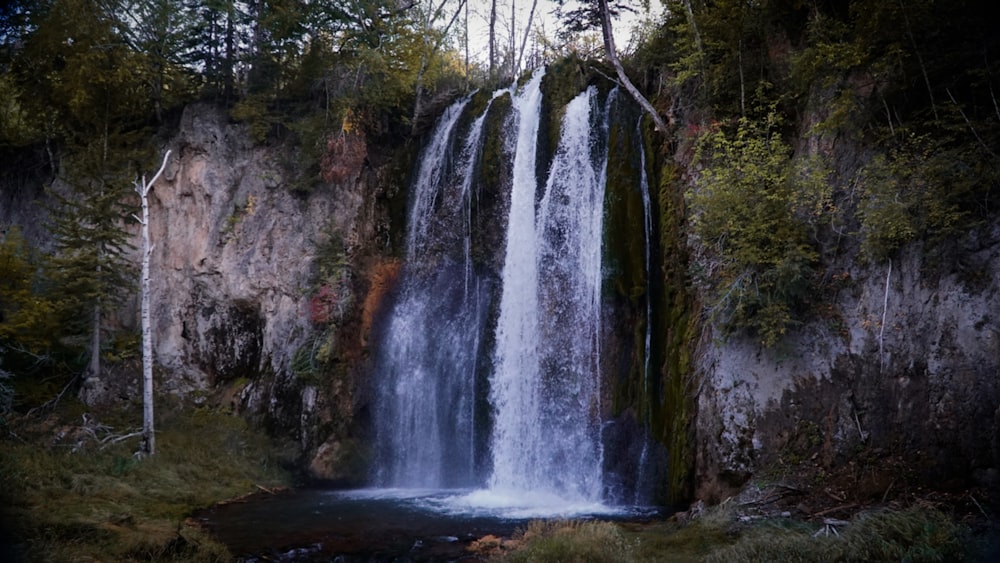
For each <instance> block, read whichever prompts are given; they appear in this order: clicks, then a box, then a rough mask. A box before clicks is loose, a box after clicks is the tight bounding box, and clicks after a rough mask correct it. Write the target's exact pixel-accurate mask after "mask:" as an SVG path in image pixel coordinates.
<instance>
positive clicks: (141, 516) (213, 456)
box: [0, 405, 290, 562]
mask: <svg viewBox="0 0 1000 563" xmlns="http://www.w3.org/2000/svg"><path fill="white" fill-rule="evenodd" d="M80 409H81V407H80V406H79V405H76V406H67V407H65V408H62V409H61V411H60V413H59V414H58V415H49V416H48V417H46V418H44V419H32V420H28V419H21V420H19V421H18V424H16V425H14V428H15V430H14V432H12V433H11V434H9V435H7V436H4V437H3V438H0V501H2V503H3V504H4V505H5V506H6V510H7V512H8V514H7V515H6V516H7V519H8V520H9V522H10V523H11V524H10V526H11V533H12V535H13V537H14V538H16V540H15V541H16V542H17V544H16V545H15V546H14V550H15V551H14V553H15V556H16V557H19V558H23V559H24V560H25V561H65V562H74V561H228V560H230V559H231V557H230V555H229V553H228V552H227V550H226V548H225V547H224V546H222V545H221V544H218V543H216V542H214V541H212V540H211V539H210V538H208V537H207V536H206V535H205V533H204V532H203V531H201V530H200V529H198V528H196V527H193V526H189V525H186V524H185V523H184V520H185V518H186V517H187V516H188V515H190V514H191V513H192V512H193V511H194V510H196V509H199V508H204V507H208V506H211V505H212V504H215V503H217V502H219V501H222V500H224V499H229V498H233V497H236V496H239V495H243V494H247V493H250V492H253V491H256V490H258V486H260V487H266V488H271V487H276V486H282V485H286V484H288V483H289V480H290V477H289V475H288V474H287V472H286V471H285V470H284V469H283V467H284V465H283V464H284V463H285V458H284V454H283V453H282V451H281V450H280V449H279V448H277V447H276V446H275V445H274V444H272V443H271V442H270V441H269V440H268V439H266V438H265V437H263V436H260V435H258V434H256V433H254V432H252V431H251V430H250V429H249V428H248V426H247V424H246V422H245V421H243V419H241V418H239V417H237V416H232V415H229V414H226V413H223V412H220V411H217V410H212V409H207V408H197V409H194V410H184V409H180V408H177V409H172V412H170V410H171V409H161V410H160V412H165V413H169V414H165V415H164V416H162V417H161V419H160V420H158V430H157V446H158V448H157V450H158V451H157V454H156V455H155V456H153V457H151V458H146V459H138V458H136V457H135V456H134V455H133V452H134V451H135V450H136V449H137V445H138V440H139V438H138V437H135V438H134V439H129V440H125V441H122V442H119V443H114V444H112V443H110V442H108V443H106V444H104V445H102V444H101V443H100V442H99V441H98V440H96V439H94V435H93V434H92V433H89V432H87V431H86V430H84V429H86V428H90V429H91V430H93V428H95V427H96V428H100V427H101V426H111V427H113V428H116V429H117V428H119V426H117V425H115V424H114V422H111V420H112V419H116V418H117V419H118V421H119V422H121V423H122V424H123V426H120V427H122V428H124V427H126V426H124V425H125V424H128V423H126V422H125V421H126V420H133V421H134V420H141V416H139V417H135V416H134V415H133V416H127V414H132V413H107V415H106V417H107V418H106V419H102V420H101V422H100V424H98V423H94V422H93V420H94V418H93V416H91V415H88V417H89V418H83V417H82V416H81V415H80V414H79V411H80ZM74 411H75V412H74ZM71 415H74V416H72V417H71ZM88 421H89V422H88ZM123 433H125V432H123Z"/></svg>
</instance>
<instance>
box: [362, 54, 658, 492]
mask: <svg viewBox="0 0 1000 563" xmlns="http://www.w3.org/2000/svg"><path fill="white" fill-rule="evenodd" d="M543 78H544V70H541V69H540V70H538V71H536V72H535V73H534V74H533V75H532V77H531V78H530V80H528V81H527V82H525V83H524V84H523V85H521V86H520V87H511V88H509V89H505V90H500V91H498V92H497V93H495V94H494V95H493V97H492V99H491V100H490V102H489V103H488V104H487V109H486V111H483V112H482V113H481V114H480V115H478V116H468V117H466V118H464V119H463V115H464V113H465V112H466V110H467V108H469V107H471V105H470V104H469V100H468V99H465V100H461V101H459V102H457V103H455V104H454V105H453V106H451V107H450V108H449V109H448V110H447V111H446V112H445V113H444V115H443V116H442V117H441V118H440V120H439V121H438V124H437V127H436V129H435V130H434V132H433V134H432V136H431V138H430V141H429V143H428V144H427V145H426V147H425V149H424V151H423V155H422V158H421V162H420V167H419V169H418V173H417V174H416V176H415V181H414V184H413V188H412V190H413V191H412V195H411V203H410V205H411V212H410V224H409V225H408V229H409V230H408V233H407V248H406V258H407V262H406V264H405V265H404V270H403V276H402V281H401V288H400V291H399V295H398V297H397V298H396V301H395V304H394V306H393V308H392V311H391V313H390V315H389V318H388V320H387V323H386V325H385V329H384V331H383V333H382V337H381V345H380V346H379V356H378V360H377V362H376V367H377V370H376V375H375V377H376V378H377V382H376V386H375V395H376V403H375V407H376V409H375V413H374V419H375V430H376V444H375V447H376V451H377V463H376V464H377V475H376V481H375V484H376V485H378V486H380V487H390V488H423V489H467V490H472V489H474V490H476V492H474V493H472V494H471V495H469V496H468V498H467V499H466V502H468V503H472V504H482V505H489V504H491V503H499V504H502V505H509V504H512V503H513V504H539V503H549V504H553V505H565V504H590V505H593V504H596V503H601V502H602V501H604V500H606V499H604V498H603V496H604V495H605V491H604V484H603V472H604V445H603V443H602V436H601V431H602V415H603V410H604V409H603V408H602V405H601V375H600V370H601V330H602V322H601V317H602V303H601V291H602V277H603V272H602V240H603V218H604V198H605V194H604V190H605V182H606V168H607V158H608V154H607V152H608V149H607V137H608V130H609V125H608V120H609V115H610V107H611V105H612V103H613V100H614V98H615V92H612V93H611V94H609V95H608V96H606V97H605V98H606V99H605V100H603V101H602V100H601V96H600V95H599V93H598V90H597V88H596V87H593V86H591V87H589V88H587V89H586V90H584V91H583V92H581V93H580V94H579V95H577V96H576V97H575V98H573V99H572V100H571V101H570V102H569V103H568V104H567V105H566V106H565V108H564V109H563V110H562V113H561V115H562V120H561V126H560V129H559V137H558V139H559V141H558V145H557V147H555V150H554V153H553V154H552V155H550V159H549V160H550V163H549V164H548V170H547V171H545V172H547V174H540V171H539V169H538V163H539V162H540V154H539V152H538V151H539V142H540V136H542V137H543V136H544V135H542V134H541V129H540V127H541V120H542V101H543V94H542V87H541V85H542V81H543ZM503 96H509V98H510V100H509V101H510V104H509V108H508V111H509V116H508V117H507V118H505V119H506V121H504V122H503V123H504V124H505V125H504V126H503V127H501V128H499V129H500V131H499V134H502V135H503V139H502V144H503V146H504V147H506V148H505V149H504V151H503V154H508V155H509V156H510V160H509V161H508V162H506V166H509V171H508V172H507V173H505V174H502V175H501V176H503V177H504V178H507V180H506V181H505V182H503V183H505V184H509V185H506V189H509V193H508V194H507V195H506V196H505V197H506V198H508V199H509V205H508V206H507V207H506V208H505V211H506V214H507V215H506V218H505V219H506V221H500V223H502V225H503V227H504V230H503V233H502V234H503V237H502V239H501V240H502V244H503V245H504V246H503V252H502V254H500V253H499V251H500V248H499V247H497V249H496V250H497V252H498V254H497V256H502V264H498V265H497V267H496V269H498V270H499V271H493V272H492V275H491V272H489V271H488V270H489V268H484V267H483V266H482V264H481V263H478V262H476V256H474V255H475V251H474V250H473V248H474V246H475V245H476V241H474V240H473V239H474V238H475V237H476V236H477V234H476V233H475V232H473V231H474V230H475V228H474V225H473V219H472V214H473V208H474V207H475V206H476V205H477V203H478V200H477V193H478V190H479V184H480V182H481V178H479V177H478V176H477V174H479V173H480V172H479V171H480V168H481V166H482V163H481V159H482V158H483V145H484V135H483V128H484V121H485V120H486V117H487V115H489V113H490V108H491V107H492V105H493V102H494V101H496V100H497V99H498V98H500V97H503ZM472 117H474V119H471V118H472ZM463 123H464V124H465V125H463ZM540 177H541V178H546V180H545V183H544V185H540V182H539V178H540ZM643 189H644V198H645V199H644V202H643V203H644V205H645V206H646V221H647V225H646V234H647V239H648V237H649V229H650V225H649V224H648V221H649V211H648V206H649V202H648V194H647V193H645V191H648V188H646V187H644V188H643ZM648 264H649V258H648V249H647V267H648ZM648 338H649V335H648V334H647V342H646V349H647V350H648V348H649V342H648ZM484 343H487V344H488V345H484ZM647 363H648V360H647ZM483 366H485V369H486V370H487V371H488V372H489V373H488V374H487V375H486V376H485V377H482V376H477V370H480V371H482V369H483ZM648 369H649V368H648V365H647V366H646V370H647V371H648ZM477 382H478V383H477ZM477 408H478V409H479V411H478V412H477ZM486 411H488V412H486Z"/></svg>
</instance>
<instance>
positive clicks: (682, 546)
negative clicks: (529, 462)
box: [494, 505, 976, 563]
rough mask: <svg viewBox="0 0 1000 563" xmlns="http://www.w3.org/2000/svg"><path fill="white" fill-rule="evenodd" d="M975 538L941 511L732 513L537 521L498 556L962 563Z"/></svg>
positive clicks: (536, 560)
mask: <svg viewBox="0 0 1000 563" xmlns="http://www.w3.org/2000/svg"><path fill="white" fill-rule="evenodd" d="M973 543H974V542H972V541H970V531H969V530H968V529H967V528H966V527H964V526H962V525H960V524H958V523H956V522H955V521H953V520H952V519H951V518H949V517H948V516H947V515H945V514H944V513H942V512H941V511H939V510H936V509H933V508H925V507H911V508H906V509H901V510H884V511H876V512H870V513H862V514H859V515H857V516H855V517H854V518H853V519H852V520H851V521H850V522H849V523H847V524H846V525H843V527H840V528H838V531H837V532H836V533H834V532H833V531H832V530H824V528H822V527H821V526H820V525H817V524H813V523H809V522H804V521H801V520H796V519H791V518H772V519H765V520H761V521H758V522H757V523H755V524H747V523H744V522H740V521H739V520H738V518H737V516H736V512H735V510H734V509H733V508H732V507H731V506H726V505H722V506H718V507H714V508H711V509H709V510H707V511H705V513H703V514H702V515H701V516H699V517H697V518H695V519H693V520H691V521H689V522H684V523H680V522H677V521H676V520H670V521H666V522H658V523H652V524H637V523H621V524H616V523H611V522H598V521H586V522H565V521H554V522H532V523H531V524H530V525H529V527H528V528H527V529H526V530H524V531H522V532H520V533H519V534H518V535H517V536H516V537H515V538H514V540H513V541H512V542H510V544H509V545H508V547H507V551H505V552H501V553H499V554H497V555H496V556H495V557H494V560H496V561H503V562H532V563H543V562H589V561H594V562H604V561H609V562H611V561H613V562H654V561H656V562H687V561H691V562H694V561H699V562H706V563H741V562H761V561H782V562H792V561H802V562H812V561H816V562H834V561H845V562H846V561H907V562H912V563H916V562H921V561H928V562H929V561H963V560H966V559H967V558H969V557H975V555H976V554H975V553H973V548H972V547H970V546H972V545H973Z"/></svg>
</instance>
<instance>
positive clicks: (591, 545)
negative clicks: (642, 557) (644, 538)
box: [499, 520, 636, 563]
mask: <svg viewBox="0 0 1000 563" xmlns="http://www.w3.org/2000/svg"><path fill="white" fill-rule="evenodd" d="M514 540H515V542H516V543H518V544H520V545H519V547H518V548H517V549H515V550H514V551H511V552H509V553H506V554H504V555H503V556H502V557H500V558H499V560H500V561H509V562H522V561H523V562H537V563H541V562H549V561H551V562H557V561H573V562H576V563H587V562H593V563H611V562H620V563H625V562H629V561H636V557H635V544H634V543H633V542H631V541H629V540H627V539H626V538H625V536H624V534H622V532H621V530H620V529H619V528H618V526H617V525H615V524H613V523H611V522H599V521H578V520H571V521H560V520H549V521H545V520H535V521H532V522H531V523H529V524H528V527H527V528H526V529H525V530H522V531H521V532H519V533H518V534H517V535H516V537H515V538H514Z"/></svg>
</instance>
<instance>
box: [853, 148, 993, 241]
mask: <svg viewBox="0 0 1000 563" xmlns="http://www.w3.org/2000/svg"><path fill="white" fill-rule="evenodd" d="M980 152H981V148H980V147H978V146H973V145H970V144H969V143H965V144H961V143H955V142H952V141H951V140H950V139H948V136H947V135H935V136H933V137H932V136H931V135H929V134H928V135H913V134H911V135H907V136H906V138H905V140H904V141H903V142H902V143H900V144H899V145H898V146H897V147H895V148H894V149H892V150H891V151H889V152H888V154H887V155H879V156H876V157H875V158H873V159H872V161H871V162H869V163H868V165H867V166H865V168H864V169H862V171H861V174H860V180H861V181H860V187H861V190H860V194H861V197H860V201H859V202H858V216H859V219H860V223H861V233H860V234H861V236H862V241H861V244H862V251H863V253H864V256H865V257H866V258H868V259H869V260H876V261H877V260H884V259H886V258H888V257H890V256H891V255H892V254H893V253H894V252H895V251H896V250H897V249H899V248H900V247H901V246H903V245H904V244H906V243H908V242H910V241H913V240H917V239H920V238H932V239H933V238H935V237H942V236H948V235H953V234H955V233H956V232H958V231H959V230H962V229H965V228H967V227H968V226H969V220H970V218H971V216H972V211H973V210H979V209H987V208H988V207H989V205H988V201H989V193H990V189H991V188H992V187H993V186H995V185H997V183H998V179H1000V178H998V176H1000V174H998V172H997V170H996V167H995V162H996V161H995V159H992V158H990V155H987V154H980Z"/></svg>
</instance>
